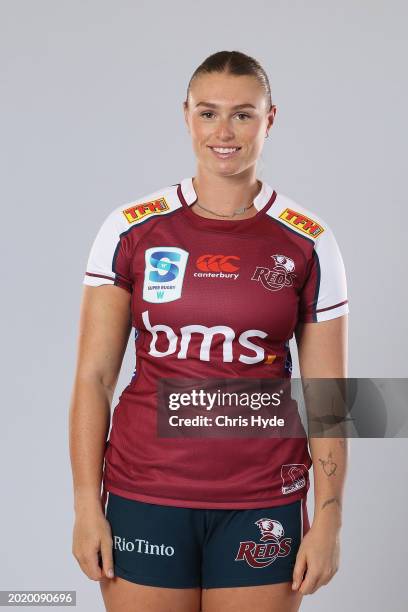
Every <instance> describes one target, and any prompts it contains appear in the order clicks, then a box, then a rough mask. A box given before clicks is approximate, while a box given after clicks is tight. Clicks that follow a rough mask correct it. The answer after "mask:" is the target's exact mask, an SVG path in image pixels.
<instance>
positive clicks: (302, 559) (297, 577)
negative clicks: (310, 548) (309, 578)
mask: <svg viewBox="0 0 408 612" xmlns="http://www.w3.org/2000/svg"><path fill="white" fill-rule="evenodd" d="M305 570H306V555H305V554H304V553H302V552H300V551H299V552H298V554H297V557H296V563H295V567H294V569H293V582H292V589H293V590H297V589H298V588H299V587H300V585H301V583H302V580H303V576H304V573H305Z"/></svg>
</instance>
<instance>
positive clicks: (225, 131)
mask: <svg viewBox="0 0 408 612" xmlns="http://www.w3.org/2000/svg"><path fill="white" fill-rule="evenodd" d="M216 136H217V138H219V139H220V140H222V141H228V140H231V139H234V130H233V129H232V126H231V123H230V122H229V121H228V119H221V120H220V122H219V124H218V127H217V131H216Z"/></svg>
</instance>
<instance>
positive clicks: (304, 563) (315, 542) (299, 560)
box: [292, 521, 340, 595]
mask: <svg viewBox="0 0 408 612" xmlns="http://www.w3.org/2000/svg"><path fill="white" fill-rule="evenodd" d="M339 558H340V538H339V529H338V528H337V527H333V525H331V524H330V523H326V522H324V521H321V522H314V524H313V525H312V526H311V528H310V529H309V531H308V532H307V534H306V535H305V537H304V538H303V540H302V542H301V544H300V547H299V550H298V553H297V556H296V563H295V568H294V570H293V584H292V590H298V591H299V592H300V593H302V594H303V595H310V594H312V593H314V592H315V591H317V589H318V588H320V587H321V586H323V585H325V584H327V583H328V582H330V580H331V579H332V578H333V576H334V574H335V573H336V572H337V570H338V568H339ZM305 570H306V575H305V576H304V573H305Z"/></svg>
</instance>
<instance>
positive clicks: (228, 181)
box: [193, 168, 261, 219]
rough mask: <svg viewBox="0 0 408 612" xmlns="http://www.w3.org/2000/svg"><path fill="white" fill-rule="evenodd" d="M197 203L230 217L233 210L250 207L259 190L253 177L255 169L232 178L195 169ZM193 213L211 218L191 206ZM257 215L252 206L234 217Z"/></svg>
mask: <svg viewBox="0 0 408 612" xmlns="http://www.w3.org/2000/svg"><path fill="white" fill-rule="evenodd" d="M193 186H194V190H195V192H196V194H197V202H198V203H199V204H201V205H202V206H205V208H208V209H210V210H211V211H214V212H216V213H218V214H225V215H230V214H232V213H233V212H234V211H235V210H237V209H240V208H242V207H243V206H244V207H247V206H250V204H252V202H253V201H254V199H255V197H256V196H257V195H258V193H259V192H260V189H261V185H260V182H258V181H257V179H256V176H255V168H251V169H250V171H248V172H244V173H241V174H237V175H233V176H219V175H216V174H211V173H209V172H206V170H203V169H202V168H197V172H196V175H195V177H194V178H193ZM193 209H194V212H196V213H197V214H200V215H201V216H206V217H211V213H207V212H205V211H204V210H202V209H200V208H199V207H198V206H196V205H193ZM256 213H257V210H256V208H255V207H254V206H252V207H251V208H249V210H247V211H245V212H244V213H241V214H238V215H236V218H237V219H244V218H245V217H252V216H254V215H255V214H256Z"/></svg>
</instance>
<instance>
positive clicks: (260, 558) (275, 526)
mask: <svg viewBox="0 0 408 612" xmlns="http://www.w3.org/2000/svg"><path fill="white" fill-rule="evenodd" d="M254 525H256V526H257V527H258V528H259V530H260V532H261V537H260V538H259V539H260V541H261V542H262V544H260V543H259V542H254V541H253V540H247V541H245V542H240V543H239V548H238V552H237V556H236V557H235V559H234V560H235V561H246V562H247V563H248V565H250V566H251V567H256V568H258V567H266V566H268V565H271V563H273V562H274V561H276V559H277V558H278V557H287V555H288V554H289V553H290V551H291V543H292V538H285V537H284V535H285V532H284V529H283V526H282V523H280V522H279V521H276V520H273V519H270V518H262V519H259V521H255V523H254Z"/></svg>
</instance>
